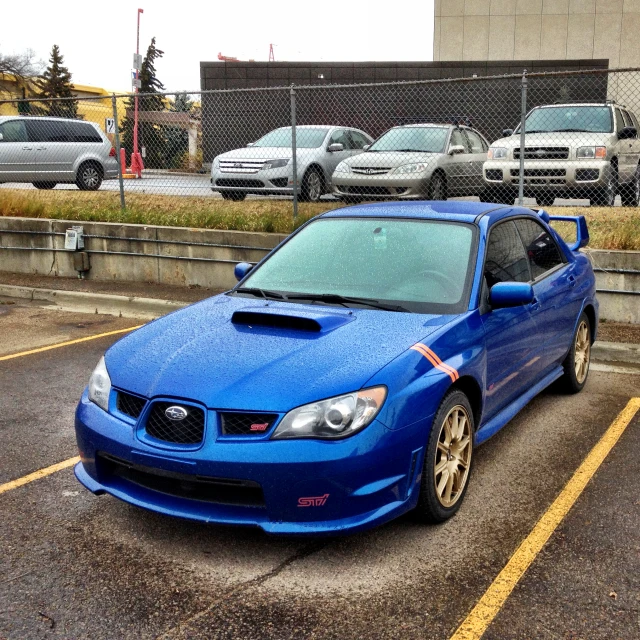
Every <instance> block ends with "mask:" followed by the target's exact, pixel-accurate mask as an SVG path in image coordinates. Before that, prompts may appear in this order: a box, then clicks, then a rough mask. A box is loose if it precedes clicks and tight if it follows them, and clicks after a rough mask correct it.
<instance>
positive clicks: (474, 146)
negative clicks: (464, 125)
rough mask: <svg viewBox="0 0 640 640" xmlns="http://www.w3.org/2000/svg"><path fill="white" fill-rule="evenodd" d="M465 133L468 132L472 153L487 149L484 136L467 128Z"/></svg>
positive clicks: (482, 151)
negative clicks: (483, 140) (483, 139)
mask: <svg viewBox="0 0 640 640" xmlns="http://www.w3.org/2000/svg"><path fill="white" fill-rule="evenodd" d="M465 133H466V134H467V138H468V139H469V144H470V145H471V153H484V152H485V151H486V148H485V146H484V144H483V142H482V138H481V137H480V136H479V135H478V134H477V133H476V132H475V131H471V129H465Z"/></svg>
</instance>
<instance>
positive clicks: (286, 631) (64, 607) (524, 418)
mask: <svg viewBox="0 0 640 640" xmlns="http://www.w3.org/2000/svg"><path fill="white" fill-rule="evenodd" d="M2 302H3V301H2V300H0V303H2ZM136 324H138V323H137V322H135V321H131V320H127V319H125V318H113V317H108V316H99V315H93V314H92V315H84V314H71V313H64V312H60V311H55V310H47V309H40V308H37V307H32V306H30V305H29V304H14V305H8V304H4V303H3V304H0V436H1V438H2V440H1V441H2V447H1V448H0V549H1V550H2V552H1V553H0V639H2V640H8V639H14V638H15V639H21V640H22V639H31V638H38V639H39V638H47V639H48V638H65V639H76V638H78V639H79V638H91V639H95V640H98V639H102V638H104V639H109V640H111V639H114V638H167V639H168V638H172V639H174V638H182V639H187V638H189V639H196V638H202V639H204V638H207V639H213V638H215V639H221V640H222V639H225V640H227V639H243V640H244V639H256V640H258V639H273V640H276V639H277V640H282V639H289V638H291V639H294V638H295V639H299V638H315V639H335V640H342V639H352V638H353V639H355V638H359V639H364V638H366V639H369V638H371V639H378V638H402V639H403V640H404V639H406V640H410V639H414V638H415V639H417V638H420V639H425V638H426V639H445V638H450V637H452V636H453V634H454V633H455V632H456V629H458V627H459V625H460V624H461V623H463V621H465V619H467V621H469V620H470V622H469V625H470V628H472V630H473V629H476V630H477V629H481V628H483V627H482V624H481V623H482V621H480V622H478V620H479V618H478V616H476V618H473V616H474V611H476V609H475V607H476V604H477V603H478V602H479V601H481V599H482V598H483V596H484V595H485V594H486V593H487V590H488V589H489V590H491V588H492V585H494V584H496V578H497V576H498V574H499V573H500V572H501V570H502V569H503V567H505V565H507V563H509V562H510V560H511V563H512V564H515V565H518V563H520V570H521V571H522V570H523V568H524V569H526V568H527V567H526V566H524V567H523V565H522V563H523V560H522V556H521V551H520V550H519V545H520V543H521V542H522V541H523V540H525V539H527V540H529V539H530V535H531V532H532V530H534V531H535V529H534V527H536V523H537V522H538V521H539V519H540V518H541V516H543V514H545V515H546V514H547V513H549V507H550V505H552V503H553V504H554V505H555V504H556V503H557V501H556V497H557V496H558V495H559V494H561V492H562V490H563V488H564V487H565V486H566V485H567V483H568V482H572V479H573V478H575V477H576V470H577V469H578V468H579V467H580V465H581V464H582V463H583V461H584V460H585V458H587V456H588V455H589V453H590V451H592V449H593V448H594V446H596V444H597V443H598V441H599V440H600V438H601V437H602V436H603V434H608V433H609V432H610V425H612V424H614V426H615V424H621V423H620V421H618V422H617V423H616V422H615V421H616V418H617V416H618V415H619V414H620V413H621V412H623V411H624V410H625V407H626V406H627V405H628V403H629V401H630V399H631V398H634V397H637V396H640V376H637V375H630V374H626V375H621V374H616V373H612V372H610V371H606V370H603V369H604V368H603V367H598V369H599V370H594V371H592V372H591V374H590V378H589V381H588V383H587V386H586V388H585V390H584V391H583V393H581V394H579V395H576V396H565V395H561V394H559V393H557V392H556V391H555V390H553V389H551V390H548V391H546V392H544V393H543V394H542V395H541V396H539V397H538V398H536V399H535V400H534V401H533V402H531V403H530V404H529V406H528V407H527V408H526V409H525V410H524V411H523V412H522V413H521V414H519V415H518V416H517V417H516V418H515V419H514V420H513V421H512V422H511V423H510V424H509V425H508V426H507V427H506V428H505V429H503V430H502V431H501V432H500V433H499V434H498V435H497V436H495V437H494V438H493V439H492V440H490V441H489V442H488V443H487V444H486V445H484V446H483V447H481V448H480V449H478V450H477V452H476V459H475V469H474V472H473V477H472V480H471V485H470V488H469V492H468V494H467V497H466V500H465V503H464V505H463V506H462V509H461V511H460V512H459V514H458V515H457V516H456V517H455V518H454V519H453V520H451V521H449V522H447V523H446V524H444V525H441V526H437V527H428V526H424V525H419V524H417V523H414V522H413V521H412V519H411V518H410V517H404V518H401V519H400V520H397V521H395V522H392V523H390V524H388V525H386V526H384V527H381V528H379V529H376V530H373V531H370V532H367V533H363V534H358V535H355V536H352V537H349V538H334V539H323V540H318V541H313V540H311V541H310V540H307V539H305V540H300V539H296V538H278V537H269V536H267V535H265V534H263V533H262V532H260V531H258V530H252V529H235V528H225V527H217V526H205V525H201V524H194V523H190V522H184V521H179V520H174V519H170V518H168V517H163V516H160V515H156V514H152V513H148V512H145V511H142V510H140V509H137V508H135V507H132V506H128V505H126V504H124V503H121V502H119V501H117V500H116V499H114V498H112V497H110V496H102V497H95V496H93V495H91V494H90V493H89V492H87V491H86V490H85V489H84V488H82V487H81V486H80V484H79V483H78V482H77V481H76V480H75V478H74V476H73V472H72V466H71V465H70V463H69V464H68V465H67V466H64V468H61V469H60V470H58V471H55V472H52V473H48V474H47V475H44V476H43V477H40V478H38V479H32V478H33V477H32V476H30V474H33V473H34V472H36V471H38V470H40V469H46V468H48V467H50V466H51V465H54V464H56V463H60V462H63V461H69V460H71V459H72V458H73V457H74V456H76V455H77V452H76V447H75V436H74V431H73V412H74V408H75V404H76V402H77V400H78V398H79V396H80V393H81V391H82V388H83V386H84V385H85V384H86V382H87V380H88V377H89V374H90V373H91V371H92V370H93V368H94V366H95V364H96V363H97V361H98V359H99V357H100V355H101V354H102V353H103V352H104V350H105V349H106V348H107V347H108V346H109V345H110V344H111V343H112V342H113V341H114V340H116V339H117V338H118V337H119V336H120V335H122V333H113V332H122V330H125V329H127V328H129V327H132V326H135V325H136ZM104 334H107V335H104ZM95 336H101V337H95ZM83 338H91V339H89V340H82V339H83ZM61 343H64V345H65V346H60V347H59V348H53V349H47V346H48V345H56V344H61ZM10 355H16V357H11V358H7V356H10ZM632 414H633V412H631V413H630V412H629V410H627V412H626V414H625V415H626V416H627V418H628V417H629V416H630V415H632ZM627 422H628V426H627V427H626V429H624V430H623V432H622V435H621V437H620V439H619V440H618V441H617V443H616V444H615V445H614V446H613V448H612V450H611V452H610V453H608V455H606V457H605V458H604V462H602V464H599V463H598V464H597V465H596V467H595V468H593V469H592V471H591V472H590V473H593V477H591V475H589V474H587V476H584V474H583V476H582V477H583V479H584V480H585V481H586V480H589V478H590V480H589V482H588V484H587V485H586V488H585V489H584V491H583V492H581V493H580V492H578V493H577V494H576V495H575V496H574V498H576V497H577V499H576V502H575V505H574V506H573V508H572V509H571V510H570V511H569V512H568V514H567V515H566V517H565V518H564V519H561V522H560V523H559V525H558V526H557V527H555V526H554V527H553V528H552V529H550V530H549V531H548V532H547V533H548V534H549V535H550V537H549V539H548V542H547V543H546V545H545V546H544V547H543V549H542V551H541V552H540V553H539V554H537V555H536V554H534V556H533V557H532V558H531V565H530V566H529V567H528V569H527V570H526V572H525V573H524V575H522V577H521V579H519V580H516V582H515V583H514V584H515V588H514V590H513V592H512V593H508V592H504V590H503V596H505V595H506V596H508V597H506V599H505V597H503V602H500V603H499V605H495V601H494V605H491V606H492V607H493V608H491V607H490V608H489V611H490V617H489V618H488V619H487V620H485V622H486V624H485V626H487V627H488V628H487V629H486V632H485V633H484V636H483V637H484V638H492V639H498V638H500V639H502V638H509V639H511V638H515V639H529V638H532V639H533V638H535V639H537V638H549V639H555V638H562V639H572V640H577V639H583V640H591V639H600V638H602V639H603V640H604V639H607V640H611V639H620V640H629V639H633V638H638V637H640V527H638V522H639V516H640V432H639V427H640V412H638V413H636V414H635V417H633V418H631V420H630V421H629V420H627ZM605 453H606V452H605ZM577 475H578V476H579V475H580V474H579V473H578V474H577ZM29 480H30V481H29ZM16 481H18V482H16ZM23 482H24V483H23ZM562 495H564V494H561V496H560V498H561V497H562ZM560 498H558V500H560ZM554 501H555V502H554ZM566 504H567V503H565V506H566ZM551 511H553V510H551ZM525 546H526V545H525ZM508 566H509V565H508ZM516 568H517V567H516ZM494 600H495V599H494ZM481 613H482V612H481ZM485 613H486V610H485ZM470 614H471V615H470ZM483 615H484V614H483ZM467 616H469V618H467ZM480 617H482V616H480ZM474 620H475V622H474ZM474 625H475V626H474ZM454 637H455V638H456V640H466V639H468V638H472V637H479V636H478V635H476V636H473V635H468V634H467V635H462V634H461V633H458V634H457V635H456V636H454Z"/></svg>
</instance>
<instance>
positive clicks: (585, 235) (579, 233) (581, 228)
mask: <svg viewBox="0 0 640 640" xmlns="http://www.w3.org/2000/svg"><path fill="white" fill-rule="evenodd" d="M538 215H539V216H540V218H542V219H543V220H544V221H545V222H546V223H547V224H549V223H550V222H553V221H554V220H557V221H558V222H573V223H574V224H575V225H576V241H575V242H574V243H572V244H569V245H568V246H569V249H571V251H578V249H581V248H582V247H586V246H587V245H588V244H589V229H588V228H587V221H586V219H585V217H584V216H550V215H549V214H548V213H547V212H546V211H545V210H544V209H538Z"/></svg>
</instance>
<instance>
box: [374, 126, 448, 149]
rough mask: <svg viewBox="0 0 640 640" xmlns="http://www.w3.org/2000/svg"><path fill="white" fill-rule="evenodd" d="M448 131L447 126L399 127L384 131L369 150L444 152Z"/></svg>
mask: <svg viewBox="0 0 640 640" xmlns="http://www.w3.org/2000/svg"><path fill="white" fill-rule="evenodd" d="M448 133H449V129H447V128H445V127H399V128H397V129H390V130H389V131H387V132H386V133H383V134H382V135H381V136H380V137H379V138H378V139H377V140H376V141H375V142H374V143H373V144H372V145H371V146H370V147H369V149H367V151H372V152H376V151H396V152H402V151H407V152H408V151H422V152H423V153H443V152H444V145H445V144H446V142H447V134H448Z"/></svg>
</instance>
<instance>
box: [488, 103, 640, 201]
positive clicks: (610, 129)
mask: <svg viewBox="0 0 640 640" xmlns="http://www.w3.org/2000/svg"><path fill="white" fill-rule="evenodd" d="M503 133H504V135H505V137H504V138H501V139H500V140H496V141H495V142H493V143H492V144H491V148H490V149H489V155H488V159H487V161H486V162H485V163H484V169H483V175H484V180H485V183H486V185H487V188H488V192H489V193H490V196H491V199H492V200H494V201H496V202H504V203H507V204H513V200H514V198H515V196H516V194H517V190H518V179H519V168H520V131H519V128H518V129H516V130H515V131H512V130H510V129H507V130H505V131H504V132H503ZM639 161H640V140H638V120H637V119H636V116H635V115H634V114H633V113H632V112H631V111H629V110H628V109H625V108H624V107H622V106H619V105H616V104H613V103H611V104H610V103H606V104H603V103H598V104H593V103H580V104H554V105H544V106H540V107H535V108H534V109H532V110H531V111H530V112H529V114H528V115H527V118H526V124H525V149H524V193H525V195H526V196H530V197H534V198H536V200H537V202H538V204H539V205H541V206H550V205H552V204H553V202H554V200H555V199H556V198H585V199H589V200H590V201H591V204H594V205H601V206H602V205H604V206H613V204H614V201H615V197H616V194H618V193H619V194H620V196H621V198H622V204H623V205H627V206H633V207H635V206H638V201H639V199H640V174H639V170H638V162H639Z"/></svg>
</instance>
